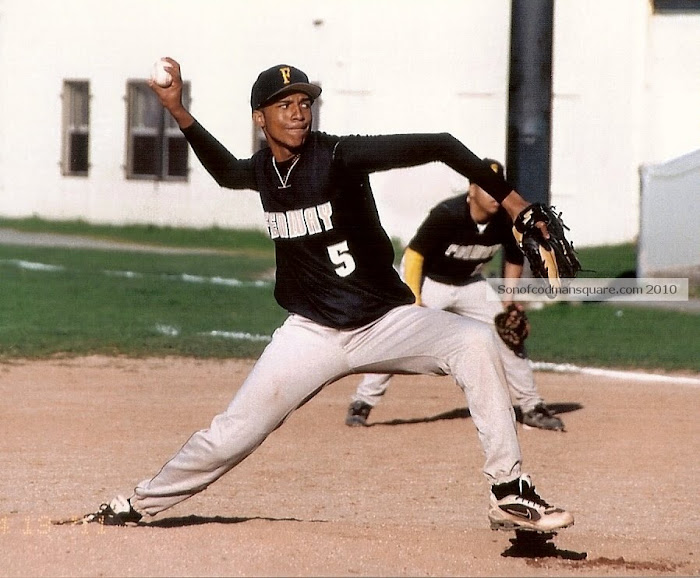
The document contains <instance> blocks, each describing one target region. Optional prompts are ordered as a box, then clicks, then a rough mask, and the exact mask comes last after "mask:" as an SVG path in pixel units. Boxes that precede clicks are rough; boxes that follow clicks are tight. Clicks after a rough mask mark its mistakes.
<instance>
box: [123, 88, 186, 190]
mask: <svg viewBox="0 0 700 578" xmlns="http://www.w3.org/2000/svg"><path fill="white" fill-rule="evenodd" d="M189 94H190V90H189V83H185V84H184V85H183V87H182V98H183V102H184V104H185V106H189ZM127 103H128V110H127V167H126V174H127V177H128V178H131V179H153V180H185V179H187V172H188V169H187V159H188V146H187V141H186V139H185V137H184V136H183V134H182V132H180V129H179V128H178V126H177V123H176V122H175V121H174V120H173V118H172V117H171V116H170V113H168V111H167V110H165V109H164V108H163V106H162V105H161V104H160V101H159V100H158V97H157V96H156V94H155V93H154V92H153V91H152V90H151V89H150V88H149V86H148V84H147V83H146V82H145V81H133V82H129V84H128V95H127Z"/></svg>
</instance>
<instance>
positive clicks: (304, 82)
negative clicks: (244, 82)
mask: <svg viewBox="0 0 700 578" xmlns="http://www.w3.org/2000/svg"><path fill="white" fill-rule="evenodd" d="M287 92H303V93H305V94H308V95H309V97H310V98H311V99H312V100H316V99H317V98H318V96H319V95H320V94H321V87H320V86H316V85H315V84H311V83H310V82H309V77H308V76H306V74H305V73H303V72H302V71H301V70H299V69H298V68H294V67H293V66H289V65H288V64H278V65H277V66H273V67H272V68H268V69H267V70H263V71H262V72H261V73H260V74H259V75H258V79H257V80H256V81H255V84H253V89H252V90H251V91H250V107H251V108H252V109H253V110H255V109H258V108H260V107H261V106H264V105H265V104H267V103H268V102H270V101H271V100H272V99H274V98H276V97H278V96H281V95H283V94H285V93H287Z"/></svg>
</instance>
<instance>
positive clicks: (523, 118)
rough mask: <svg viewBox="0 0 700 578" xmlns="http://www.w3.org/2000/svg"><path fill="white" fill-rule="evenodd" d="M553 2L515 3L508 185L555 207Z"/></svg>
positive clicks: (514, 0)
mask: <svg viewBox="0 0 700 578" xmlns="http://www.w3.org/2000/svg"><path fill="white" fill-rule="evenodd" d="M553 29H554V0H511V33H510V34H511V43H510V79H509V98H508V143H507V156H506V175H507V177H508V181H509V182H510V183H511V184H512V185H513V186H514V187H515V189H516V190H517V191H518V192H519V193H520V194H522V195H523V196H524V197H525V198H527V199H528V200H529V201H532V202H540V203H546V204H550V168H551V162H550V160H551V159H550V152H551V116H552V38H553Z"/></svg>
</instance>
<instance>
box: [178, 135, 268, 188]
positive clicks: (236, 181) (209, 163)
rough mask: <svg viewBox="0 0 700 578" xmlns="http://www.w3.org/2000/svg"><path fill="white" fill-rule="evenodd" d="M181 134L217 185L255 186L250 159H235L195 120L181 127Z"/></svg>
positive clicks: (227, 186)
mask: <svg viewBox="0 0 700 578" xmlns="http://www.w3.org/2000/svg"><path fill="white" fill-rule="evenodd" d="M182 134H183V135H184V136H185V138H186V139H187V142H188V143H189V144H190V146H191V147H192V150H193V151H194V154H195V155H196V156H197V158H198V159H199V161H200V162H201V163H202V166H203V167H204V168H205V169H206V170H207V172H208V173H209V174H210V175H211V176H212V177H213V178H214V180H215V181H216V182H217V183H218V184H219V186H221V187H226V188H228V189H256V188H257V187H256V186H255V173H254V171H253V163H252V162H251V160H250V159H245V160H240V159H237V158H236V157H235V156H233V155H232V154H231V153H230V152H229V151H228V149H226V147H225V146H224V145H222V144H221V143H220V142H219V141H218V140H216V138H214V137H213V136H212V135H211V134H210V133H209V132H208V131H207V130H206V129H205V128H204V127H203V126H202V125H201V124H199V123H198V122H197V121H195V122H194V124H192V125H190V126H188V127H187V128H185V129H182Z"/></svg>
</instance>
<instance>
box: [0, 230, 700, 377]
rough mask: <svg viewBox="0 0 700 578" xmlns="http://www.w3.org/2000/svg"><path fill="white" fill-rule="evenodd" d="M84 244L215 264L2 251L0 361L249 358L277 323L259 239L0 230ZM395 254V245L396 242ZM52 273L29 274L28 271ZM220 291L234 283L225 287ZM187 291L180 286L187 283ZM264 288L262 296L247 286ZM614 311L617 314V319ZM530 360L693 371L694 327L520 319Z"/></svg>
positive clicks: (609, 257) (609, 316) (656, 316)
mask: <svg viewBox="0 0 700 578" xmlns="http://www.w3.org/2000/svg"><path fill="white" fill-rule="evenodd" d="M2 226H5V227H10V226H11V227H13V228H15V229H19V230H24V231H40V232H60V233H66V234H72V235H87V236H91V237H94V238H99V239H104V240H122V241H125V240H126V241H132V242H137V243H140V244H153V245H157V246H171V247H198V248H216V249H224V250H226V251H225V252H222V253H220V254H194V255H193V254H159V253H142V252H129V251H105V250H86V249H65V248H47V247H23V246H12V245H7V246H3V245H0V295H2V299H0V359H3V360H7V359H13V358H43V357H49V356H54V355H68V356H73V355H86V354H93V353H100V354H107V355H129V356H153V355H155V356H163V355H186V356H196V357H202V358H206V357H218V358H224V357H242V358H247V357H257V356H258V355H259V354H260V352H261V351H262V349H263V348H264V346H265V345H266V342H265V341H256V340H251V339H237V338H230V337H215V336H212V335H211V332H213V331H219V332H229V333H234V332H237V333H242V334H249V335H252V336H270V335H271V334H272V332H273V331H274V329H275V328H276V327H277V326H279V324H280V323H282V321H283V320H284V318H285V317H286V313H285V312H284V311H282V309H281V308H280V307H279V306H278V305H277V304H276V303H275V301H274V298H273V286H272V282H271V272H272V271H273V269H274V255H273V247H272V243H271V242H270V241H269V239H267V238H266V237H265V235H264V234H263V233H261V232H259V231H233V230H224V229H217V228H212V229H206V230H195V229H171V228H158V227H145V226H134V227H127V228H120V227H109V226H94V225H87V224H85V223H81V222H80V221H73V222H70V223H67V222H61V223H55V222H51V223H49V222H44V221H41V220H38V219H23V220H21V221H15V220H7V219H5V220H2V219H0V227H2ZM395 246H396V248H397V254H398V253H400V244H399V243H397V242H396V241H395ZM579 255H580V258H581V262H582V263H583V266H584V268H586V269H592V270H594V272H584V275H587V276H596V277H618V276H623V275H626V274H628V272H629V271H631V270H633V269H634V266H635V256H636V250H635V247H634V245H631V244H627V245H619V246H614V247H594V248H586V249H581V250H580V251H579ZM32 263H35V264H42V265H49V266H52V267H54V268H55V269H54V270H41V269H32V268H31V264H32ZM217 278H218V279H220V280H221V279H223V280H227V279H228V280H231V279H236V280H238V281H241V284H240V285H237V286H231V285H226V284H223V283H222V282H216V280H217ZM188 279H189V280H188ZM260 281H262V284H260V283H258V284H256V282H260ZM618 311H621V314H619V313H618ZM529 315H530V317H531V320H532V327H533V329H532V335H531V338H530V339H529V349H530V354H531V357H532V358H533V359H534V360H537V361H550V362H556V363H575V364H585V365H593V366H598V367H617V368H648V369H661V370H664V369H665V370H689V371H700V359H699V358H698V356H697V344H698V343H700V316H699V315H697V314H684V313H680V312H675V311H663V310H656V309H650V308H641V307H630V306H626V307H616V306H614V305H610V304H608V305H605V304H600V303H584V304H567V303H563V304H555V305H549V306H547V307H544V308H543V309H541V310H539V311H534V310H532V311H530V312H529Z"/></svg>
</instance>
